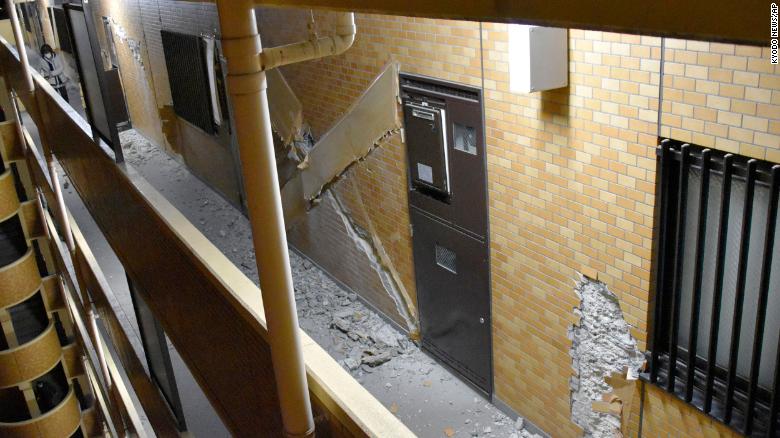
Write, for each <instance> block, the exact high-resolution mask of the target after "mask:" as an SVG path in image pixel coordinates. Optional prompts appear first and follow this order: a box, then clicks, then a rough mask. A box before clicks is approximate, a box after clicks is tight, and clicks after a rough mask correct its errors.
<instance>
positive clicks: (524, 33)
mask: <svg viewBox="0 0 780 438" xmlns="http://www.w3.org/2000/svg"><path fill="white" fill-rule="evenodd" d="M567 85H569V38H568V31H567V30H566V29H561V28H557V27H540V26H529V25H525V24H510V25H509V89H510V90H511V91H512V92H515V93H531V92H534V91H544V90H552V89H555V88H562V87H565V86H567Z"/></svg>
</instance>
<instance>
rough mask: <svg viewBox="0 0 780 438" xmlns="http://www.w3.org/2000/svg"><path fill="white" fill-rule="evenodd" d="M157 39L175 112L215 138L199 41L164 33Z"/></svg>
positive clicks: (206, 76) (178, 34)
mask: <svg viewBox="0 0 780 438" xmlns="http://www.w3.org/2000/svg"><path fill="white" fill-rule="evenodd" d="M160 35H161V36H162V44H163V52H164V54H165V66H166V67H167V69H168V82H169V83H170V86H171V97H172V98H173V110H174V112H175V113H176V115H178V116H179V117H181V118H183V119H184V120H186V121H188V122H190V123H192V124H193V125H195V126H197V127H199V128H200V129H202V130H204V131H206V132H207V133H209V134H214V132H215V131H214V123H213V118H212V117H213V116H212V113H211V96H210V94H209V77H208V72H207V70H206V62H207V60H206V59H205V57H204V56H203V47H202V44H203V40H202V38H200V37H199V36H197V35H186V34H183V33H178V32H171V31H167V30H161V31H160ZM208 62H211V60H208Z"/></svg>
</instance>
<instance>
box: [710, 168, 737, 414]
mask: <svg viewBox="0 0 780 438" xmlns="http://www.w3.org/2000/svg"><path fill="white" fill-rule="evenodd" d="M733 159H734V156H733V155H731V154H726V156H725V157H723V187H722V190H721V194H720V218H719V219H718V248H717V249H716V255H715V285H714V286H713V288H712V311H711V312H710V338H709V349H708V350H707V378H706V382H705V385H704V412H706V413H708V414H709V413H710V410H711V409H712V386H713V384H714V382H715V361H716V360H717V357H718V356H717V353H718V332H719V330H720V308H721V300H722V297H723V278H724V276H725V269H726V262H725V260H726V238H727V236H728V230H729V209H730V207H731V176H732V174H733V172H734V166H733V165H732V163H733Z"/></svg>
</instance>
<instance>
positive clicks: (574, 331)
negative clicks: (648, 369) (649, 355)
mask: <svg viewBox="0 0 780 438" xmlns="http://www.w3.org/2000/svg"><path fill="white" fill-rule="evenodd" d="M574 292H575V293H576V294H577V296H578V297H579V299H580V303H581V304H580V307H578V308H575V309H574V312H575V314H577V315H578V316H579V317H580V321H579V323H578V324H575V325H573V326H572V327H571V329H570V332H569V338H570V339H571V341H572V345H571V350H570V352H569V354H570V355H571V359H572V370H573V376H572V377H571V381H570V384H571V419H572V421H573V422H574V423H575V424H576V425H577V426H579V427H581V428H582V429H583V431H584V436H585V437H595V438H601V437H605V438H606V437H610V438H611V437H616V436H622V430H625V428H624V427H623V426H624V423H625V419H626V418H627V417H628V415H629V414H630V412H631V404H632V402H633V398H634V393H635V391H634V386H635V385H634V382H635V381H636V379H637V378H638V376H639V370H640V369H641V368H642V367H643V366H644V363H645V358H644V355H643V354H642V352H641V351H640V350H639V349H638V347H637V342H636V339H634V337H633V336H631V331H630V328H631V327H630V326H629V324H628V323H627V322H626V321H625V319H623V312H622V311H621V310H620V303H619V302H618V298H617V296H616V295H615V294H614V293H612V292H610V290H609V289H608V288H607V286H606V285H605V284H604V283H601V282H599V281H595V280H591V279H589V278H587V277H585V276H582V277H581V278H580V280H579V281H578V282H577V283H576V286H575V288H574Z"/></svg>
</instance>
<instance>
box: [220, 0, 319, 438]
mask: <svg viewBox="0 0 780 438" xmlns="http://www.w3.org/2000/svg"><path fill="white" fill-rule="evenodd" d="M217 8H218V10H219V22H220V28H221V33H222V47H223V51H224V53H225V57H226V58H227V67H228V79H227V82H228V91H229V93H230V98H231V101H232V103H233V109H234V114H235V126H236V137H237V139H238V145H239V154H240V157H241V170H242V173H243V177H244V186H245V188H246V195H247V207H248V210H249V220H250V222H251V225H252V239H253V243H254V247H255V252H256V255H257V257H256V260H257V269H258V271H259V273H260V287H261V289H262V294H263V307H264V309H265V317H266V320H267V322H268V340H269V344H270V346H271V355H272V358H273V365H274V375H275V377H276V388H277V392H278V396H279V404H280V407H281V413H282V422H283V424H284V429H285V434H286V435H287V436H289V437H311V436H314V420H313V418H312V413H311V403H310V400H309V390H308V385H307V382H306V370H305V367H304V362H303V351H302V348H301V339H300V335H299V327H298V316H297V314H296V309H295V296H294V290H293V282H292V274H291V270H290V260H289V254H288V249H287V235H286V232H285V226H284V217H283V212H282V200H281V196H280V191H279V182H278V179H277V171H276V158H275V156H274V148H273V137H272V132H271V118H270V115H269V111H268V99H267V96H266V77H265V72H264V71H263V70H262V68H261V65H260V57H259V53H260V51H261V50H262V45H261V43H260V35H259V34H258V32H257V22H256V20H255V15H254V10H253V4H252V1H250V0H240V1H236V0H217Z"/></svg>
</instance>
